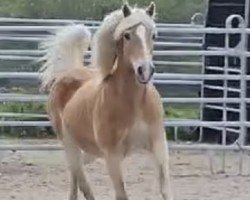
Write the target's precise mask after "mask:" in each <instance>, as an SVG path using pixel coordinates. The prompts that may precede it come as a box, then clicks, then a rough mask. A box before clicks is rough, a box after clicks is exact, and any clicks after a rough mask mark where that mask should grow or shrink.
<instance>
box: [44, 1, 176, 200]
mask: <svg viewBox="0 0 250 200" xmlns="http://www.w3.org/2000/svg"><path fill="white" fill-rule="evenodd" d="M154 16H155V4H154V3H151V4H150V5H149V6H148V7H147V8H146V9H144V8H132V7H130V6H129V5H128V4H127V3H125V4H124V5H123V6H122V8H121V9H119V10H117V11H113V12H112V13H111V14H109V15H108V16H106V17H105V19H104V20H103V22H102V24H101V26H100V28H99V30H97V32H96V33H95V35H94V38H93V39H91V33H90V31H89V30H88V29H87V28H86V27H85V26H84V25H71V26H67V27H65V28H63V29H62V30H60V31H58V32H57V33H56V34H55V35H54V36H52V38H51V39H49V40H48V41H47V42H45V43H43V44H42V45H41V47H42V49H43V50H44V51H45V55H44V57H43V58H42V59H41V60H40V61H42V62H43V66H42V68H41V70H40V73H41V82H42V88H43V89H44V90H47V91H48V93H49V95H48V106H47V109H48V115H49V118H50V121H51V123H52V127H53V129H54V131H55V132H56V133H57V135H58V138H59V139H60V140H61V142H62V144H63V146H64V149H65V153H66V154H65V155H66V160H67V162H68V164H69V171H70V192H69V200H77V198H78V189H79V190H80V191H81V192H82V193H83V195H84V197H85V198H86V200H94V195H93V192H92V190H91V188H90V186H89V183H88V181H87V179H86V177H85V173H84V169H83V168H84V166H83V163H82V159H81V158H82V155H90V156H92V157H94V158H103V159H104V160H105V163H106V166H107V170H108V172H109V175H110V178H111V180H112V183H113V187H114V190H115V199H116V200H128V197H127V194H126V191H125V185H124V181H123V177H122V170H121V164H122V161H123V159H124V158H125V157H126V156H128V155H129V153H131V152H134V150H135V149H145V150H147V152H149V153H150V154H151V155H153V156H152V157H153V160H154V162H155V164H156V168H157V171H158V173H157V174H158V180H159V185H160V194H161V196H162V198H163V199H164V200H173V197H172V194H171V190H170V178H169V154H168V147H167V139H166V134H165V129H164V126H163V106H162V102H161V98H160V95H159V93H158V92H157V90H156V88H155V87H154V86H153V84H152V81H151V79H152V76H153V73H154V71H155V69H154V65H153V62H152V56H153V41H154V38H155V29H156V28H155V22H154ZM91 42H92V44H91ZM90 45H91V47H92V53H93V55H92V60H91V63H90V64H89V65H84V64H83V63H84V62H83V52H86V51H87V49H88V48H89V46H90Z"/></svg>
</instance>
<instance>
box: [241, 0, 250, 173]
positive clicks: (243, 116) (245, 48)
mask: <svg viewBox="0 0 250 200" xmlns="http://www.w3.org/2000/svg"><path fill="white" fill-rule="evenodd" d="M249 6H250V0H246V1H245V23H244V26H242V27H241V28H242V34H241V40H242V45H241V51H242V52H246V51H248V40H247V38H248V34H247V33H246V28H247V27H248V23H249ZM240 59H241V75H242V78H241V84H240V86H241V95H240V97H241V106H240V110H241V112H240V121H241V122H245V121H246V114H247V113H246V109H247V108H246V102H245V101H244V98H246V93H247V83H246V80H245V77H244V75H245V74H246V73H247V68H246V66H247V57H246V56H245V54H244V53H242V54H241V57H240ZM240 130H241V134H240V138H239V145H240V146H241V147H242V146H244V145H245V139H246V134H247V127H246V126H244V125H241V127H240ZM243 153H244V152H243V151H241V152H240V157H239V173H240V174H242V173H243Z"/></svg>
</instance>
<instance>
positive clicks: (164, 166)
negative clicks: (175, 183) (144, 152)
mask: <svg viewBox="0 0 250 200" xmlns="http://www.w3.org/2000/svg"><path fill="white" fill-rule="evenodd" d="M161 134H165V131H164V132H163V131H162V132H161ZM152 152H153V156H154V160H155V163H156V167H157V172H158V180H159V184H160V193H161V195H162V198H163V199H164V200H173V196H172V193H171V188H170V175H169V153H168V146H167V140H166V137H165V135H161V136H159V137H157V138H154V140H153V146H152Z"/></svg>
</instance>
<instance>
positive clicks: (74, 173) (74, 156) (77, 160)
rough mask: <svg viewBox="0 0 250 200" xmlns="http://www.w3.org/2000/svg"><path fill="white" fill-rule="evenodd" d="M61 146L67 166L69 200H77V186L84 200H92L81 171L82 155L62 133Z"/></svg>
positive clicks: (68, 137)
mask: <svg viewBox="0 0 250 200" xmlns="http://www.w3.org/2000/svg"><path fill="white" fill-rule="evenodd" d="M63 144H64V147H65V152H66V159H67V161H68V164H69V169H70V175H71V182H70V184H71V185H70V195H69V200H77V192H78V186H79V189H80V190H81V192H82V193H83V195H84V197H85V198H86V200H94V196H93V194H92V191H91V189H90V187H89V184H88V182H87V180H86V177H85V175H84V173H83V170H82V153H81V150H80V149H79V147H78V146H77V145H76V144H75V142H74V141H73V139H72V138H71V137H70V135H68V133H65V132H64V135H63Z"/></svg>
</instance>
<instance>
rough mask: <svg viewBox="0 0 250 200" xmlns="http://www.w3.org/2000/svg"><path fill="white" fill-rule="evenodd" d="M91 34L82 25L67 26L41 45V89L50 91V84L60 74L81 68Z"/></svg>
mask: <svg viewBox="0 0 250 200" xmlns="http://www.w3.org/2000/svg"><path fill="white" fill-rule="evenodd" d="M90 40H91V33H90V31H89V30H88V29H87V28H86V27H85V26H84V25H72V26H67V27H65V28H63V29H61V30H59V31H58V32H57V34H56V35H55V36H52V37H51V38H50V39H49V40H48V41H45V42H43V43H42V44H41V49H42V50H44V51H45V55H44V56H43V57H42V58H41V59H39V61H40V62H43V66H42V67H41V69H40V74H41V81H42V84H41V89H42V90H44V89H50V87H51V86H52V83H53V82H54V80H55V79H56V77H58V75H59V74H60V73H62V72H65V71H68V70H72V68H78V67H82V66H83V56H84V53H85V51H86V50H87V49H88V47H89V44H90Z"/></svg>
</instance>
